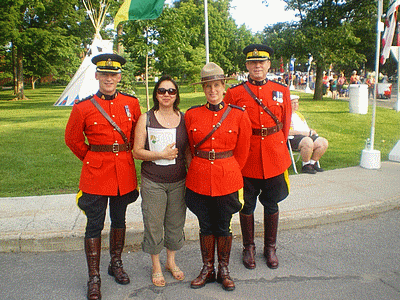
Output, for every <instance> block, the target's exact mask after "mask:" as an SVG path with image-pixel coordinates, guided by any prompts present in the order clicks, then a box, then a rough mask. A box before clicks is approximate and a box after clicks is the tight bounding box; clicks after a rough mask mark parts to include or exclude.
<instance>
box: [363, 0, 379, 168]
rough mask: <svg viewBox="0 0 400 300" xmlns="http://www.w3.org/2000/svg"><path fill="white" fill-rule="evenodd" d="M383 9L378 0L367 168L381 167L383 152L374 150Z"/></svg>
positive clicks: (365, 155)
mask: <svg viewBox="0 0 400 300" xmlns="http://www.w3.org/2000/svg"><path fill="white" fill-rule="evenodd" d="M382 9H383V0H379V1H378V16H377V24H376V50H375V85H374V98H373V104H372V121H371V136H370V138H369V139H367V142H366V145H365V149H364V150H362V153H361V162H360V166H361V167H363V168H366V169H379V168H380V167H381V152H380V151H379V150H374V140H375V119H376V89H377V86H378V80H379V53H380V47H381V32H382V31H383V27H384V26H383V23H382V21H381V17H382Z"/></svg>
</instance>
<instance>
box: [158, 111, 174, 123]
mask: <svg viewBox="0 0 400 300" xmlns="http://www.w3.org/2000/svg"><path fill="white" fill-rule="evenodd" d="M157 114H159V115H161V117H162V118H163V119H164V121H165V123H167V125H168V126H171V124H170V123H169V122H168V120H167V119H166V118H165V116H164V115H163V114H162V113H160V111H157Z"/></svg>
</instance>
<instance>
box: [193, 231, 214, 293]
mask: <svg viewBox="0 0 400 300" xmlns="http://www.w3.org/2000/svg"><path fill="white" fill-rule="evenodd" d="M200 249H201V256H202V258H203V268H202V269H201V271H200V274H199V276H197V278H196V279H194V280H193V281H192V282H191V283H190V287H191V288H193V289H198V288H201V287H203V286H205V284H206V283H209V282H214V281H215V269H214V255H215V237H214V236H213V235H201V234H200Z"/></svg>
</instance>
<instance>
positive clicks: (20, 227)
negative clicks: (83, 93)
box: [0, 161, 400, 252]
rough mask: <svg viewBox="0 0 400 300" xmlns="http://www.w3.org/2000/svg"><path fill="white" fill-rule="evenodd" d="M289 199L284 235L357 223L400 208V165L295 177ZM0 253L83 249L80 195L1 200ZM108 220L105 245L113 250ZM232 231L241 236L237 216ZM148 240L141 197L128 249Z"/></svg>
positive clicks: (194, 235)
mask: <svg viewBox="0 0 400 300" xmlns="http://www.w3.org/2000/svg"><path fill="white" fill-rule="evenodd" d="M290 183H291V193H290V196H289V197H288V198H287V199H286V200H284V201H283V202H281V204H280V224H279V229H280V230H287V229H293V228H301V227H306V226H314V225H319V224H327V223H333V222H338V221H343V220H349V219H354V218H358V217H361V216H364V215H370V214H374V213H379V212H384V211H388V210H390V209H393V208H395V207H400V163H398V162H390V161H388V162H382V167H381V169H379V170H368V169H363V168H361V167H358V166H357V167H350V168H344V169H336V170H330V171H325V172H323V173H318V174H316V175H309V174H299V175H291V176H290ZM0 208H1V209H0V241H1V243H0V252H37V251H70V250H81V249H83V236H84V231H85V225H86V218H85V216H84V215H83V213H82V212H81V211H80V210H79V208H78V207H77V206H76V203H75V195H73V194H67V195H52V196H41V197H17V198H0ZM255 220H256V228H255V230H256V233H257V234H259V235H261V234H262V233H263V210H262V206H261V205H260V204H258V205H257V209H256V211H255ZM109 226H110V223H109V218H108V216H107V221H106V225H105V230H103V234H104V238H103V246H104V247H107V245H108V229H109ZM232 231H233V233H234V234H235V235H240V225H239V216H238V214H235V215H234V218H233V221H232ZM185 234H186V239H187V240H196V239H198V224H197V219H196V217H195V216H194V215H193V214H192V213H191V212H190V211H188V213H187V221H186V226H185ZM142 237H143V224H142V214H141V209H140V198H139V199H138V201H137V202H135V203H133V204H131V205H129V207H128V211H127V236H126V245H127V246H128V247H133V248H134V249H138V248H139V247H140V242H141V240H142Z"/></svg>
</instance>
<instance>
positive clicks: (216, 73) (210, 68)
mask: <svg viewBox="0 0 400 300" xmlns="http://www.w3.org/2000/svg"><path fill="white" fill-rule="evenodd" d="M200 77H201V81H200V82H196V83H193V84H203V83H206V82H210V81H217V80H229V79H232V77H225V73H224V70H222V68H221V67H220V66H218V65H217V64H216V63H213V62H209V63H207V64H206V65H205V66H204V67H203V69H201V72H200Z"/></svg>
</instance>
